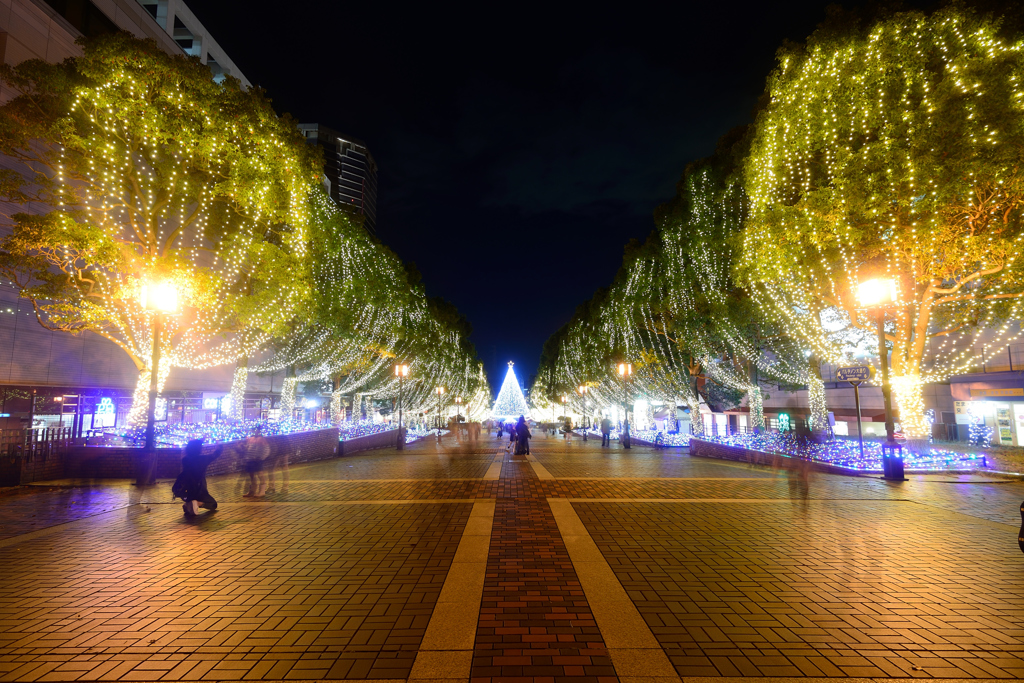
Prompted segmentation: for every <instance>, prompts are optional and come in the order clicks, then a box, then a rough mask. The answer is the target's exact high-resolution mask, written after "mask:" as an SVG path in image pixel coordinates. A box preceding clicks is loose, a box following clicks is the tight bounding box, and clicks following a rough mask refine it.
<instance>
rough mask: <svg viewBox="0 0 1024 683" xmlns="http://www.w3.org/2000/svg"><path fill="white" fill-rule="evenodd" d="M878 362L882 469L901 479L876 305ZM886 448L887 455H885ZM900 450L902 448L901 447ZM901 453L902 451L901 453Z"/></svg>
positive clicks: (882, 321) (882, 324) (881, 316)
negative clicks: (882, 422) (882, 412)
mask: <svg viewBox="0 0 1024 683" xmlns="http://www.w3.org/2000/svg"><path fill="white" fill-rule="evenodd" d="M878 364H879V367H880V369H881V371H882V402H883V403H884V404H885V445H884V446H883V447H882V471H883V473H884V477H885V478H886V479H893V480H895V481H903V479H904V478H905V477H904V476H903V458H902V457H896V449H897V448H898V446H897V445H896V425H895V424H894V422H893V419H892V388H891V387H890V386H889V352H888V350H887V349H886V348H885V310H884V309H883V308H882V307H881V306H879V307H878ZM886 450H888V451H889V455H886V454H885V452H886ZM901 450H902V449H901ZM901 455H902V453H901Z"/></svg>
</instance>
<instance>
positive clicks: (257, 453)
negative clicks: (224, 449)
mask: <svg viewBox="0 0 1024 683" xmlns="http://www.w3.org/2000/svg"><path fill="white" fill-rule="evenodd" d="M269 455H270V444H269V443H267V440H266V439H265V438H264V437H263V434H262V432H261V430H260V427H259V426H258V425H257V426H256V428H254V429H253V430H252V436H250V437H249V438H248V439H246V440H245V471H246V473H247V474H248V475H249V490H248V491H247V492H245V493H243V494H242V496H243V497H244V498H262V497H263V496H265V495H267V473H266V472H265V471H264V467H263V466H264V463H265V461H266V459H267V457H268V456H269Z"/></svg>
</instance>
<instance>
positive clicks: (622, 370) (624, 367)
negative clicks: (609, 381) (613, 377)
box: [619, 363, 633, 377]
mask: <svg viewBox="0 0 1024 683" xmlns="http://www.w3.org/2000/svg"><path fill="white" fill-rule="evenodd" d="M632 374H633V364H632V363H619V376H620V377H625V376H626V375H632Z"/></svg>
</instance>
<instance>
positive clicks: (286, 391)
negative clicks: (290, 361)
mask: <svg viewBox="0 0 1024 683" xmlns="http://www.w3.org/2000/svg"><path fill="white" fill-rule="evenodd" d="M298 383H299V382H298V380H297V379H295V366H294V365H289V366H288V369H287V370H286V371H285V378H284V384H283V385H282V386H281V419H282V420H291V419H293V418H294V417H295V388H296V385H297V384H298Z"/></svg>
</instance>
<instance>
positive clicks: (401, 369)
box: [395, 365, 409, 377]
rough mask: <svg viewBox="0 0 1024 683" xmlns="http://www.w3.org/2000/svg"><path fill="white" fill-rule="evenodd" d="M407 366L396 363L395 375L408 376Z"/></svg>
mask: <svg viewBox="0 0 1024 683" xmlns="http://www.w3.org/2000/svg"><path fill="white" fill-rule="evenodd" d="M408 376H409V366H408V365H396V366H395V377H408Z"/></svg>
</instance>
